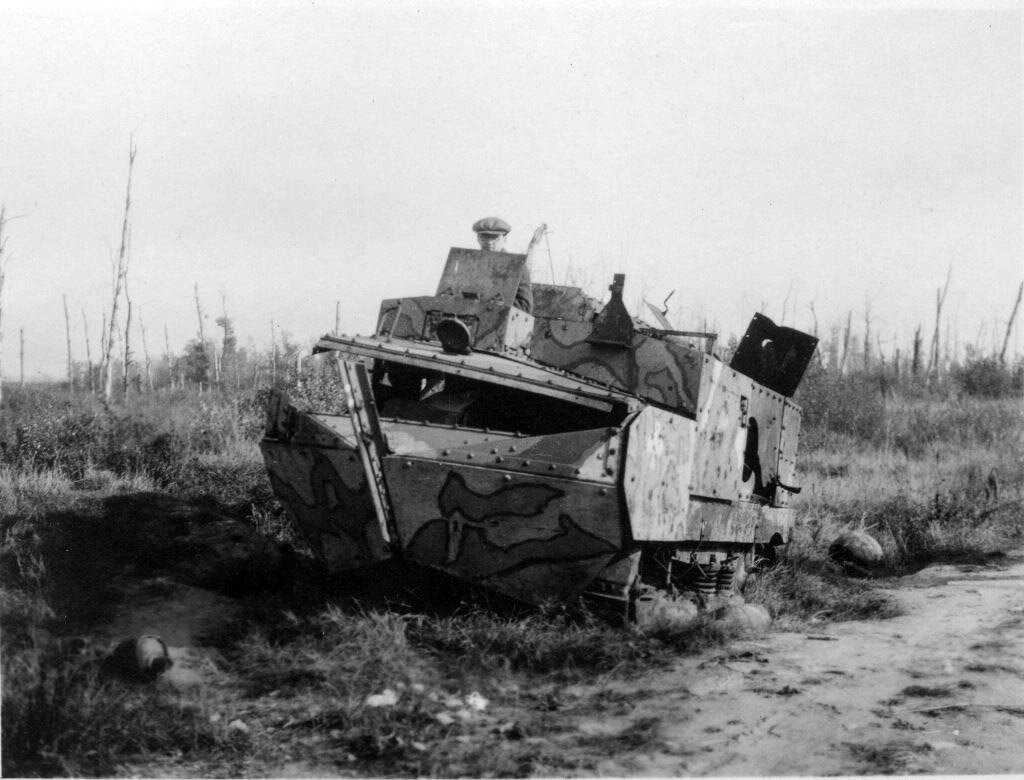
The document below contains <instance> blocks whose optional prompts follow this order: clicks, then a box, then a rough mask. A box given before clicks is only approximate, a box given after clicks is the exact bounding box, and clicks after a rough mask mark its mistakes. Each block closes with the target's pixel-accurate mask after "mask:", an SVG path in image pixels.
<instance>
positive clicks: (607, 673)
mask: <svg viewBox="0 0 1024 780" xmlns="http://www.w3.org/2000/svg"><path fill="white" fill-rule="evenodd" d="M855 390H856V392H854V391H853V390H851V391H850V392H849V393H848V394H849V395H852V396H854V397H853V400H852V401H851V399H850V398H849V397H847V396H846V395H843V392H842V389H841V388H837V387H836V386H834V385H829V384H827V383H818V384H816V385H812V387H811V388H810V392H808V393H807V394H806V395H807V397H806V398H803V399H800V398H798V401H801V402H802V403H804V404H805V409H806V424H805V436H804V441H805V443H806V446H805V447H804V448H803V449H802V451H801V454H800V457H799V461H798V465H799V473H800V474H801V482H802V484H803V485H804V487H805V489H804V491H803V493H802V494H801V495H800V497H799V502H798V503H797V504H796V506H797V513H798V520H799V522H798V525H797V530H796V532H795V535H794V539H793V541H792V543H791V544H790V545H789V549H788V550H787V551H786V554H785V556H784V557H783V560H782V561H781V563H780V564H779V565H778V566H777V567H776V568H775V569H773V570H771V571H770V572H768V573H766V574H764V575H761V576H760V577H759V578H758V580H757V582H756V584H755V585H753V587H752V588H750V592H749V593H748V598H749V599H751V600H754V601H759V602H761V603H763V604H764V605H765V606H767V607H768V609H769V610H770V611H771V612H772V614H773V615H774V616H775V618H776V624H777V625H780V626H782V627H799V626H807V625H810V624H814V623H818V622H820V621H830V620H831V621H835V620H844V619H856V618H865V617H878V618H884V617H885V616H887V615H889V614H891V613H892V606H891V605H890V604H889V603H888V602H887V601H886V599H885V598H884V597H883V596H881V595H880V593H879V592H878V591H877V590H876V589H875V587H874V584H873V582H872V581H871V580H858V579H851V578H849V577H847V576H845V575H843V574H841V573H840V572H839V571H838V570H837V569H836V568H835V567H834V566H833V565H832V564H831V563H829V561H828V558H827V548H828V545H829V543H830V542H831V541H832V540H833V539H834V538H835V537H836V536H837V535H838V534H839V533H840V532H841V531H843V530H846V529H853V528H860V529H865V530H868V531H869V532H870V533H872V534H873V535H875V536H876V538H878V539H879V541H880V542H881V543H882V546H883V550H884V553H885V560H884V567H883V569H884V570H883V572H882V574H883V575H884V576H898V575H901V574H904V573H907V572H910V571H913V570H915V569H916V568H919V567H920V566H923V565H925V564H926V563H928V562H931V561H937V560H965V559H966V560H985V559H986V558H987V557H989V556H992V555H998V554H999V553H1000V551H1002V550H1004V549H1006V548H1007V547H1011V546H1019V544H1020V543H1021V533H1022V524H1021V517H1022V515H1021V505H1020V501H1021V499H1022V497H1024V448H1022V436H1024V424H1022V418H1021V404H1020V399H1019V398H1008V399H976V398H965V399H955V398H946V397H933V396H928V395H927V394H920V393H915V394H913V397H911V396H910V394H907V395H906V396H900V395H899V394H896V395H895V396H893V395H889V396H887V397H884V398H883V397H882V396H881V395H880V394H876V393H875V392H874V391H873V390H872V389H871V388H870V386H867V385H865V386H863V387H860V388H859V389H856V388H855ZM858 393H859V394H860V397H857V394H858ZM261 404H262V402H261V399H260V397H258V395H254V396H252V397H244V396H241V397H240V396H222V395H218V394H209V393H207V394H202V395H200V394H197V393H192V392H185V391H173V392H172V391H162V392H159V393H156V394H152V395H136V396H132V397H130V398H129V399H128V400H127V402H126V403H124V404H123V405H120V406H115V407H111V409H109V410H107V409H104V408H103V407H102V406H101V405H100V404H98V403H97V402H95V401H94V400H92V399H90V398H86V397H84V396H81V395H77V396H73V397H72V396H69V395H67V394H66V393H64V392H61V391H59V390H56V389H52V388H27V389H25V390H19V389H17V388H10V389H6V388H5V395H4V409H3V415H2V417H0V443H2V446H3V453H2V465H0V517H2V533H3V540H2V548H0V577H2V583H0V584H2V589H0V609H2V613H0V621H2V627H3V633H2V656H3V658H2V661H3V713H2V714H3V773H4V774H5V775H12V774H44V775H45V774H49V775H54V774H57V775H110V774H136V775H138V774H142V775H170V774H174V775H187V776H231V775H236V776H237V775H263V774H284V773H287V772H288V771H293V772H295V773H299V774H308V773H310V772H311V771H313V770H312V769H311V765H310V764H309V756H310V755H311V754H315V755H316V756H317V762H318V763H317V765H316V766H317V767H319V768H320V769H321V770H322V771H326V770H325V768H326V769H330V771H335V772H343V773H350V774H352V775H371V774H389V775H393V774H398V775H446V776H487V775H504V776H509V775H511V776H516V775H524V774H530V773H534V774H546V775H557V774H564V773H566V772H568V771H573V770H579V771H584V772H585V771H586V770H587V769H588V766H589V765H588V764H587V763H586V761H587V759H586V758H585V757H583V756H580V755H563V754H555V753H552V752H550V751H547V752H545V750H538V748H537V746H536V745H535V744H533V743H531V742H530V736H531V735H536V734H541V733H546V732H547V731H550V730H557V729H558V728H559V725H558V718H557V712H558V708H559V706H560V705H559V701H560V700H561V698H560V697H564V695H565V691H566V690H567V686H572V685H573V684H575V683H580V682H583V681H591V682H592V681H594V680H614V679H620V678H623V677H631V676H634V677H635V676H637V675H641V674H643V673H644V672H645V671H647V670H651V669H654V668H659V667H664V666H666V665H669V664H671V662H672V660H673V658H675V657H677V656H678V655H679V654H680V653H686V652H692V651H694V650H698V649H700V648H702V647H707V646H708V645H713V644H715V643H719V642H722V641H726V640H728V638H729V634H728V631H727V630H726V629H723V628H722V627H721V626H719V625H717V624H715V623H713V622H708V621H706V622H701V623H700V624H698V625H697V626H696V627H694V628H691V629H688V630H686V631H680V630H674V629H670V628H662V629H660V630H657V631H648V632H646V633H645V632H640V631H636V630H623V629H618V628H613V627H611V626H609V625H606V624H605V623H603V622H601V621H599V620H596V619H594V618H593V617H592V616H590V615H588V614H587V613H586V612H585V611H583V610H580V609H573V608H569V609H567V608H561V609H554V610H548V611H543V610H541V611H537V610H526V609H523V608H521V607H518V606H516V605H512V604H508V603H505V602H503V601H501V600H500V599H496V598H494V597H488V596H486V595H484V594H479V593H466V592H465V591H463V590H462V589H461V588H459V587H458V586H457V585H454V584H452V583H450V582H448V581H446V580H445V579H444V578H441V577H431V576H428V575H423V577H422V579H420V580H416V581H412V582H408V583H406V584H405V585H404V586H403V587H400V588H390V589H388V588H384V589H381V588H380V587H378V586H379V583H359V582H353V583H349V584H348V585H346V586H344V587H341V586H339V585H338V584H337V583H331V582H328V581H325V580H324V579H323V578H322V577H320V576H319V575H318V572H317V569H316V567H315V566H314V565H312V564H311V563H310V562H309V561H308V560H307V559H306V558H305V556H304V555H303V554H302V545H301V542H300V541H299V540H298V539H296V538H295V537H294V535H293V534H292V532H291V529H290V528H289V527H288V526H287V524H286V523H285V522H284V519H283V517H282V513H281V510H280V507H279V506H278V505H277V502H276V501H275V500H274V499H273V497H272V495H271V492H270V489H269V484H268V482H267V478H266V476H265V472H264V470H263V466H262V462H261V460H260V457H259V452H258V449H257V446H256V442H257V440H258V437H259V435H260V431H261V430H262V427H263V412H262V405H261ZM844 410H845V411H844ZM181 502H184V503H181ZM181 506H186V507H187V510H188V512H189V513H192V514H191V515H189V516H190V517H191V516H202V517H204V518H205V520H204V522H206V523H207V524H208V527H213V526H214V525H216V524H218V523H221V524H223V523H236V524H245V525H246V526H247V527H248V528H252V529H255V530H256V531H258V532H260V534H263V535H265V536H266V537H269V541H267V543H266V544H265V545H263V544H262V543H261V544H257V545H256V547H252V546H251V545H252V543H251V542H250V547H249V548H247V552H246V553H245V555H241V554H239V555H237V556H236V557H235V558H233V559H231V561H229V563H230V565H229V566H227V567H224V566H221V567H218V566H216V562H215V561H214V562H212V563H211V564H210V565H209V566H206V567H205V568H203V567H202V566H200V567H198V568H197V567H196V565H195V561H196V560H199V561H200V562H202V560H204V559H203V555H204V554H205V553H206V550H205V548H204V549H198V550H197V548H195V547H194V545H193V546H192V547H188V546H183V544H182V543H179V542H178V541H176V539H175V537H174V535H173V534H169V532H167V531H165V530H161V529H163V528H164V527H165V526H168V525H171V526H173V525H174V523H181V522H184V521H182V520H181V514H180V513H181V511H183V510H180V507H181ZM204 527H207V526H204ZM161 534H168V535H166V536H164V535H161ZM257 537H258V538H260V539H262V538H263V537H262V536H258V535H255V534H254V535H253V536H252V538H257ZM247 538H248V537H247ZM190 544H191V542H190ZM289 546H290V547H294V548H295V550H296V552H290V551H289V550H290V547H289ZM185 560H188V561H189V568H188V569H187V572H188V575H187V576H188V577H190V578H191V579H190V580H189V582H190V584H191V585H195V586H197V587H203V588H212V589H215V590H218V591H220V592H224V593H228V594H230V596H231V597H232V598H233V599H236V600H237V602H238V604H240V605H241V606H240V611H239V612H238V613H237V614H235V615H234V616H233V617H232V618H231V619H230V620H225V622H224V625H223V626H222V627H221V628H220V630H219V632H218V634H217V636H213V637H209V642H210V644H212V645H213V646H214V647H216V649H217V660H216V666H217V677H216V679H217V680H218V682H217V683H216V684H211V685H207V686H203V687H202V688H200V689H198V690H189V691H186V692H178V691H173V690H169V689H167V688H165V687H161V686H153V685H139V684H134V683H131V682H128V681H123V680H120V679H117V678H113V677H110V676H109V675H106V674H104V657H105V655H106V652H107V650H108V649H109V644H110V638H109V637H106V636H104V635H102V634H101V633H99V632H97V630H96V628H95V627H96V626H97V625H101V624H102V623H103V621H104V620H105V619H106V618H108V617H109V615H108V614H107V612H108V611H109V609H111V604H110V600H111V599H115V600H116V596H117V593H118V590H117V588H118V587H119V583H120V582H121V581H122V579H127V578H130V577H131V576H134V575H133V572H134V573H135V574H137V572H138V569H139V568H140V567H145V568H146V569H147V570H148V571H150V572H156V573H163V574H166V575H167V576H168V577H175V576H176V577H179V578H180V577H181V576H184V575H182V571H184V569H182V568H181V567H182V562H183V561H185ZM375 696H376V697H383V698H382V699H374V698H373V697H375ZM375 702H376V703H380V702H384V704H383V705H382V706H373V705H374V703H375ZM483 702H486V704H485V705H484V704H482V703H483ZM513 705H515V707H517V708H519V710H520V711H522V708H524V707H525V708H527V709H528V710H529V711H530V712H531V713H532V715H531V718H530V720H529V722H521V721H508V720H503V719H502V713H503V712H505V711H506V709H507V708H510V707H512V706H513ZM641 736H642V735H638V737H637V738H640V737H641ZM605 747H607V746H605ZM596 749H597V747H595V750H596ZM289 768H291V770H289ZM314 768H315V767H314Z"/></svg>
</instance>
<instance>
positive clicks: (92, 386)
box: [82, 309, 96, 393]
mask: <svg viewBox="0 0 1024 780" xmlns="http://www.w3.org/2000/svg"><path fill="white" fill-rule="evenodd" d="M82 332H83V333H84V334H85V363H86V366H87V367H88V369H89V392H90V393H95V392H96V379H95V377H93V375H92V349H91V348H90V347H89V320H87V319H86V317H85V309H82Z"/></svg>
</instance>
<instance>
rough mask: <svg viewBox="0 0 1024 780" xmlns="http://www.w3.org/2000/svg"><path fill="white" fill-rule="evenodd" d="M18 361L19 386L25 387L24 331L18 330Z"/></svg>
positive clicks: (22, 329)
mask: <svg viewBox="0 0 1024 780" xmlns="http://www.w3.org/2000/svg"><path fill="white" fill-rule="evenodd" d="M18 343H19V347H18V359H19V362H20V363H21V381H20V382H19V384H20V385H21V386H22V387H24V386H25V329H24V328H18Z"/></svg>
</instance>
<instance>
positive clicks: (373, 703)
mask: <svg viewBox="0 0 1024 780" xmlns="http://www.w3.org/2000/svg"><path fill="white" fill-rule="evenodd" d="M396 704H398V694H397V693H395V691H394V690H392V689H391V688H385V689H384V690H383V691H381V692H380V693H374V694H372V695H370V696H367V697H366V706H367V707H394V706H395V705H396Z"/></svg>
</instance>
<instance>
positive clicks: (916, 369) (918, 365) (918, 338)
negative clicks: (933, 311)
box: [910, 325, 923, 376]
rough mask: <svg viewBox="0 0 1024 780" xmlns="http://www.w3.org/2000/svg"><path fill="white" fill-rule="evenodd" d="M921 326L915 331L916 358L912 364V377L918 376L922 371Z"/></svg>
mask: <svg viewBox="0 0 1024 780" xmlns="http://www.w3.org/2000/svg"><path fill="white" fill-rule="evenodd" d="M922 346H923V345H922V343H921V326H920V325H918V326H917V328H916V329H915V330H914V357H913V359H912V361H911V363H910V375H911V376H917V375H918V374H919V373H920V371H921V347H922Z"/></svg>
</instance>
